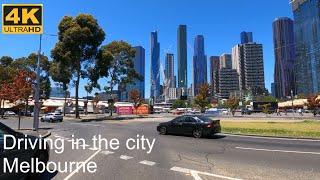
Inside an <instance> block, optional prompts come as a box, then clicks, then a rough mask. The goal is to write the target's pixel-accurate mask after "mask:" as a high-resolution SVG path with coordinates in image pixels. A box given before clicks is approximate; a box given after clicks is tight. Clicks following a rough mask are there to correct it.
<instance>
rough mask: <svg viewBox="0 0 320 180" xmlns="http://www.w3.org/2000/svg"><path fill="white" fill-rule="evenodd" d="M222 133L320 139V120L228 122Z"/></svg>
mask: <svg viewBox="0 0 320 180" xmlns="http://www.w3.org/2000/svg"><path fill="white" fill-rule="evenodd" d="M221 125H222V133H226V134H237V135H250V136H253V135H258V136H266V137H281V138H307V139H320V131H319V129H320V122H319V121H303V122H226V121H224V122H223V121H222V122H221Z"/></svg>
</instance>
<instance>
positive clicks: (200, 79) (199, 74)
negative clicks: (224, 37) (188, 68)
mask: <svg viewBox="0 0 320 180" xmlns="http://www.w3.org/2000/svg"><path fill="white" fill-rule="evenodd" d="M205 83H207V56H206V55H205V52H204V37H203V36H202V35H197V36H196V37H195V40H194V56H193V87H194V91H193V94H194V96H197V95H198V94H199V89H200V87H201V86H202V85H203V84H205Z"/></svg>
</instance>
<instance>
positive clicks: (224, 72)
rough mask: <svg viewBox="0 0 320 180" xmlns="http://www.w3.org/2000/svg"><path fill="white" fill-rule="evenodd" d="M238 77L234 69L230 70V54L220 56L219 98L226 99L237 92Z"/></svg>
mask: <svg viewBox="0 0 320 180" xmlns="http://www.w3.org/2000/svg"><path fill="white" fill-rule="evenodd" d="M238 77H239V75H238V73H237V70H236V69H233V68H232V58H231V54H226V53H224V54H222V55H221V56H220V69H219V98H220V99H228V98H229V97H230V94H231V93H233V92H235V91H239V78H238Z"/></svg>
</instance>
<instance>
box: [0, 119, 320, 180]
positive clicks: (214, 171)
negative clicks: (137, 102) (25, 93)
mask: <svg viewBox="0 0 320 180" xmlns="http://www.w3.org/2000/svg"><path fill="white" fill-rule="evenodd" d="M164 120H165V119H160V120H154V119H143V120H128V121H103V122H87V123H82V122H77V121H64V122H63V123H41V124H40V127H43V128H49V129H50V130H51V131H52V135H51V136H50V137H49V138H50V139H52V140H54V139H57V138H62V139H64V140H66V145H65V150H64V152H63V153H62V154H58V153H56V152H55V151H54V150H51V154H50V161H54V162H72V161H78V162H84V161H86V162H88V161H93V162H95V163H96V164H97V171H96V172H95V173H93V174H91V173H88V172H87V173H82V172H77V173H75V172H67V173H59V172H55V173H47V174H45V175H44V176H43V179H58V180H60V179H66V180H68V179H74V180H88V179H91V180H100V179H106V180H109V179H110V180H119V179H121V180H143V179H146V180H150V179H159V180H160V179H165V180H171V179H172V180H184V179H190V180H191V179H195V180H201V179H203V180H206V179H319V178H320V141H317V140H290V139H276V138H256V137H245V136H229V135H223V134H221V135H217V136H215V137H213V138H210V139H195V138H193V137H185V136H173V135H159V134H158V133H157V131H156V126H157V125H158V123H159V122H158V121H164ZM0 121H1V122H4V123H5V124H7V125H9V126H12V127H13V128H15V126H16V121H12V120H0ZM31 124H32V122H31V121H29V120H25V121H24V122H23V124H22V127H26V126H29V125H31ZM95 135H101V136H102V137H103V138H106V139H108V140H110V139H112V138H117V139H119V141H120V148H119V149H118V150H111V149H110V148H109V149H104V148H102V149H99V148H97V149H94V148H91V147H92V145H93V144H92V140H91V139H92V137H93V136H95ZM137 135H139V137H141V136H142V135H144V137H145V138H147V139H149V140H150V142H151V140H153V139H154V138H155V143H154V147H153V149H152V151H151V152H150V154H148V153H147V150H142V149H133V150H128V149H127V148H126V146H125V143H126V140H127V139H129V138H133V139H137ZM72 136H73V137H76V138H83V139H85V140H86V143H87V147H86V148H85V149H84V150H83V149H81V150H72V149H71V139H72ZM133 144H136V143H132V145H133ZM139 145H140V148H141V145H142V144H141V141H140V144H139Z"/></svg>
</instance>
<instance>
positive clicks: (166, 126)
mask: <svg viewBox="0 0 320 180" xmlns="http://www.w3.org/2000/svg"><path fill="white" fill-rule="evenodd" d="M157 131H158V132H159V133H160V134H162V135H165V134H177V135H192V136H194V137H195V138H201V137H204V136H211V135H214V134H216V133H220V132H221V126H220V120H212V119H210V118H208V117H205V116H199V115H184V116H179V117H176V118H175V119H173V120H171V121H169V122H165V123H160V124H159V126H158V127H157Z"/></svg>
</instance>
